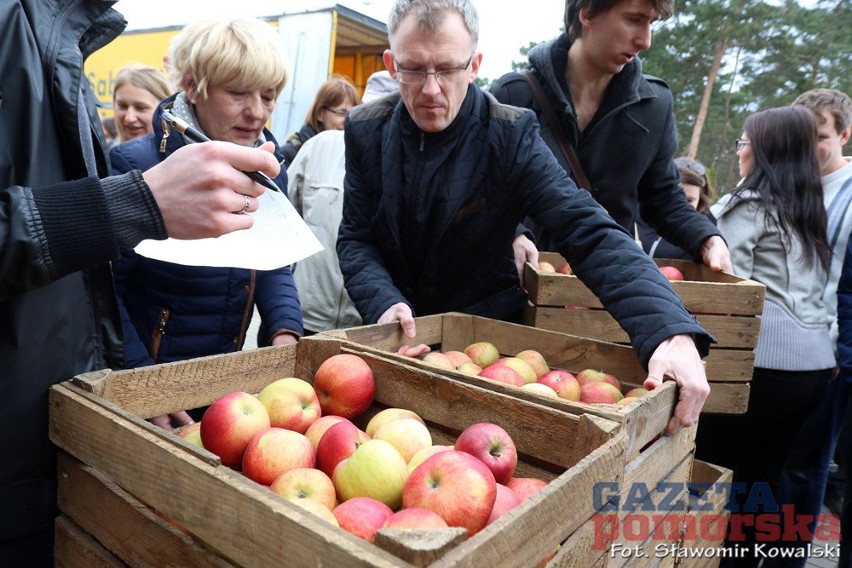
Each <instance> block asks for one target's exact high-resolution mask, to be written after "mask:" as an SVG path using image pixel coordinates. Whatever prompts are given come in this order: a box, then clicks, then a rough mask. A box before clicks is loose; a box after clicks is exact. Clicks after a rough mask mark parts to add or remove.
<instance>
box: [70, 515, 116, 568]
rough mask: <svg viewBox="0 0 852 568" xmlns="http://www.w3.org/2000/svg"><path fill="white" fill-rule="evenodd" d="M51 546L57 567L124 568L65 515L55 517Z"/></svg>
mask: <svg viewBox="0 0 852 568" xmlns="http://www.w3.org/2000/svg"><path fill="white" fill-rule="evenodd" d="M55 525H56V543H55V544H54V547H53V554H54V557H55V560H54V562H55V566H56V567H57V568H124V567H125V566H127V565H126V564H125V563H123V562H121V561H120V560H119V559H118V558H116V557H115V556H114V555H113V554H111V553H110V551H109V550H107V549H106V548H104V547H103V546H102V545H101V544H100V543H99V542H98V541H97V540H95V539H94V538H92V536H91V535H90V534H88V533H86V531H84V530H83V529H81V528H80V527H79V526H77V525H76V524H75V523H74V522H73V521H72V520H71V519H69V518H68V517H66V516H65V515H60V516H59V517H57V518H56V522H55Z"/></svg>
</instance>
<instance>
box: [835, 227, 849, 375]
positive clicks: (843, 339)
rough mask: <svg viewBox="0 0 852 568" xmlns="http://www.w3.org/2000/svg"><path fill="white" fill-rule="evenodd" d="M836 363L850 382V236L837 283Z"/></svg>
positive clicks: (841, 373)
mask: <svg viewBox="0 0 852 568" xmlns="http://www.w3.org/2000/svg"><path fill="white" fill-rule="evenodd" d="M837 325H838V327H839V333H840V335H839V336H838V338H837V364H838V366H839V367H840V376H841V377H843V378H844V379H845V380H847V381H850V382H852V236H850V238H849V243H848V244H847V245H846V256H845V257H844V259H843V270H842V271H841V273H840V281H839V283H838V284H837Z"/></svg>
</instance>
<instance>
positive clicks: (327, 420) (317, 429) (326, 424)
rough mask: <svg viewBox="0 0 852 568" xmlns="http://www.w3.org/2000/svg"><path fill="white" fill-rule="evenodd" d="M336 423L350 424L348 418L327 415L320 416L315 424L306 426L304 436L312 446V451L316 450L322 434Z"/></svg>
mask: <svg viewBox="0 0 852 568" xmlns="http://www.w3.org/2000/svg"><path fill="white" fill-rule="evenodd" d="M338 422H349V423H350V424H351V421H350V420H349V419H348V418H344V417H342V416H335V415H334V414H329V415H328V416H320V417H319V418H317V420H316V422H314V423H313V424H311V425H310V426H308V429H307V430H306V431H305V436H306V437H307V438H308V440H310V441H311V444H313V445H314V449H316V447H317V445H318V444H319V441H320V439H322V436H323V434H325V433H326V431H328V429H329V428H331V427H332V426H334V425H335V424H337V423H338Z"/></svg>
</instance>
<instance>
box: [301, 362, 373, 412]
mask: <svg viewBox="0 0 852 568" xmlns="http://www.w3.org/2000/svg"><path fill="white" fill-rule="evenodd" d="M314 390H315V391H316V393H317V397H318V398H319V401H320V407H321V408H322V413H323V414H336V415H337V416H343V417H344V418H355V417H356V416H358V415H359V414H361V413H362V412H364V411H365V410H367V408H369V407H370V404H371V403H372V402H373V396H374V395H375V394H376V381H375V379H374V378H373V371H372V369H370V366H369V365H367V362H366V361H364V359H362V358H361V357H358V356H357V355H352V354H349V353H340V354H338V355H332V356H331V357H329V358H328V359H326V360H325V361H323V362H322V364H321V365H320V366H319V368H318V369H317V371H316V373H315V374H314Z"/></svg>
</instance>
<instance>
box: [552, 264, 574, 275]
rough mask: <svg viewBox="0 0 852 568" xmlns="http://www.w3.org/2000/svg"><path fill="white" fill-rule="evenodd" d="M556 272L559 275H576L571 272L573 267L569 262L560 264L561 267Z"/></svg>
mask: <svg viewBox="0 0 852 568" xmlns="http://www.w3.org/2000/svg"><path fill="white" fill-rule="evenodd" d="M556 272H558V273H559V274H568V275H571V274H574V273H573V272H572V271H571V265H570V264H568V263H567V262H566V263H564V264H560V265H559V266H558V267H557V268H556Z"/></svg>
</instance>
